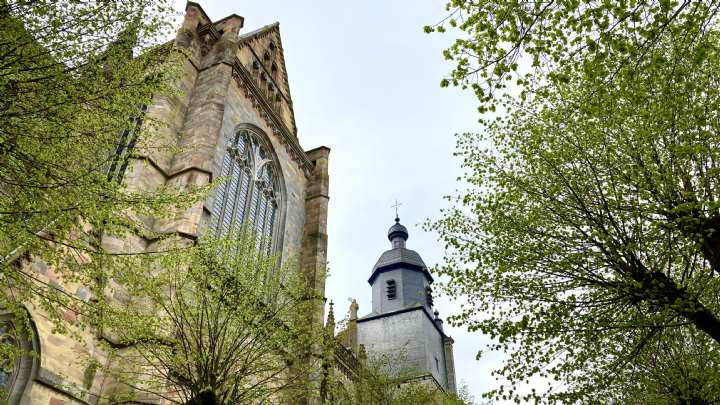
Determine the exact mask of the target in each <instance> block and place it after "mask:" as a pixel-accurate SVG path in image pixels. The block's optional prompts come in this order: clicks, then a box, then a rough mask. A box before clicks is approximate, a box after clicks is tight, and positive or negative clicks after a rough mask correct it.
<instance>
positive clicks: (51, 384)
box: [35, 367, 98, 405]
mask: <svg viewBox="0 0 720 405" xmlns="http://www.w3.org/2000/svg"><path fill="white" fill-rule="evenodd" d="M35 381H36V382H38V383H40V384H42V385H45V386H46V387H48V388H52V389H54V390H57V391H59V392H61V393H62V394H65V395H67V396H69V397H70V398H72V399H73V400H75V401H78V402H80V403H82V404H87V405H95V404H97V402H98V397H97V395H93V394H90V393H89V392H88V391H87V390H84V389H82V388H80V387H78V386H77V385H75V384H73V383H71V382H69V381H67V380H66V379H65V378H63V377H62V376H60V375H58V374H55V373H53V372H52V371H50V370H48V369H46V368H43V367H40V369H39V370H38V374H37V377H35Z"/></svg>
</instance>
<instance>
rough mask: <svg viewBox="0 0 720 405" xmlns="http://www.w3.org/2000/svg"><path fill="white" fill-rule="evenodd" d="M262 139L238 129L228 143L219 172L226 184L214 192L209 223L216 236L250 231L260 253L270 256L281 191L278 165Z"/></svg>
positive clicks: (247, 131) (260, 135)
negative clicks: (256, 239)
mask: <svg viewBox="0 0 720 405" xmlns="http://www.w3.org/2000/svg"><path fill="white" fill-rule="evenodd" d="M262 136H263V135H262V134H258V133H256V132H255V131H252V130H250V129H241V130H239V131H237V132H236V133H235V136H234V138H233V139H232V140H231V142H229V144H228V148H227V151H226V152H225V155H224V157H223V161H222V167H221V171H220V175H221V176H222V177H223V178H225V179H226V181H225V183H224V184H222V185H221V186H220V187H218V189H217V195H216V197H215V202H214V204H213V209H212V217H213V219H212V222H211V223H212V227H213V228H214V231H215V235H216V236H218V237H221V236H223V235H226V234H228V233H229V232H231V231H233V232H234V231H236V230H238V229H243V230H244V231H252V232H253V233H254V234H255V236H256V237H257V238H259V243H260V250H261V251H264V252H265V253H267V254H269V253H271V252H273V249H274V248H275V244H276V242H275V241H276V239H277V229H278V227H279V226H278V225H279V215H278V214H279V207H280V202H281V198H282V192H281V187H280V184H279V183H280V179H279V175H278V166H277V162H275V160H274V159H273V154H272V153H271V151H270V150H269V149H268V148H269V146H266V144H265V143H264V142H263V141H262V138H261V137H262Z"/></svg>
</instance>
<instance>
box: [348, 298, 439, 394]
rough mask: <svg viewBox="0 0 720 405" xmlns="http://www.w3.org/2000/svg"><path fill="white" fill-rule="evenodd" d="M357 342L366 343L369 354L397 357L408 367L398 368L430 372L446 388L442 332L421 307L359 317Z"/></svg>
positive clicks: (371, 355) (421, 372)
mask: <svg viewBox="0 0 720 405" xmlns="http://www.w3.org/2000/svg"><path fill="white" fill-rule="evenodd" d="M358 343H359V344H361V345H364V346H365V348H366V350H367V353H368V358H372V357H373V356H377V355H379V354H383V355H386V356H388V357H389V358H391V359H392V358H396V359H397V361H399V362H402V363H404V366H406V367H407V368H408V369H407V370H400V371H403V372H405V371H408V372H414V373H417V374H418V375H422V374H425V373H430V374H432V376H433V377H434V378H435V380H436V381H437V382H438V384H439V385H440V386H441V387H443V389H447V388H448V384H447V376H446V372H445V364H446V362H445V345H444V342H443V336H442V335H441V334H440V332H438V330H437V329H436V327H435V325H434V323H433V321H432V320H431V319H430V317H429V315H428V314H427V312H426V311H425V310H424V309H423V307H417V308H415V309H411V310H405V311H398V312H395V313H391V314H385V315H383V316H377V317H372V318H369V319H362V318H361V319H359V320H358ZM436 359H437V363H436Z"/></svg>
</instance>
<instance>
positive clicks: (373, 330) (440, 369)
mask: <svg viewBox="0 0 720 405" xmlns="http://www.w3.org/2000/svg"><path fill="white" fill-rule="evenodd" d="M387 237H388V240H389V241H390V245H391V246H390V247H391V248H390V249H389V250H386V251H385V252H383V253H382V254H381V255H380V258H379V259H378V261H377V262H376V263H375V266H374V267H373V269H372V273H371V275H370V278H369V279H368V283H369V284H370V286H371V289H372V312H370V313H369V314H368V315H366V316H364V317H362V318H359V319H358V320H357V331H358V332H357V333H358V335H357V336H358V338H357V342H358V344H360V345H363V346H364V348H365V349H366V351H367V353H368V356H369V357H371V356H372V355H374V354H375V355H377V354H383V355H386V356H388V357H389V358H390V359H393V360H394V359H397V360H398V361H400V362H403V363H404V364H401V366H402V367H400V368H402V369H405V371H408V370H409V371H410V374H411V375H412V378H413V379H414V380H417V379H424V380H428V381H431V382H434V384H436V385H437V387H439V388H440V389H442V390H444V391H447V392H455V390H456V387H455V365H454V361H453V350H452V345H453V340H452V338H451V337H449V336H447V335H445V332H444V331H443V322H442V320H441V319H440V316H439V313H438V311H437V310H435V309H434V306H433V305H434V304H433V299H432V289H431V287H430V286H431V285H432V283H433V281H434V280H433V277H432V275H431V274H430V271H429V270H428V268H427V266H426V265H425V263H424V262H423V260H422V258H421V257H420V254H418V253H417V252H416V251H414V250H411V249H408V248H407V247H406V243H407V240H408V238H409V233H408V230H407V228H406V227H405V226H403V225H402V224H401V223H400V218H398V217H397V216H396V217H395V223H394V224H393V225H392V226H391V227H390V229H389V230H388V234H387Z"/></svg>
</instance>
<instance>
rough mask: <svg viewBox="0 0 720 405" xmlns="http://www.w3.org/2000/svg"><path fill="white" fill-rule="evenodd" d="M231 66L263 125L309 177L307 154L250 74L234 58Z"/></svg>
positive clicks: (309, 165)
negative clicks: (270, 130)
mask: <svg viewBox="0 0 720 405" xmlns="http://www.w3.org/2000/svg"><path fill="white" fill-rule="evenodd" d="M231 66H232V76H233V78H234V79H235V82H237V84H238V87H240V88H241V89H242V90H243V91H244V92H245V95H246V96H247V98H249V99H250V101H251V102H252V105H253V107H254V108H255V109H256V110H257V111H258V112H259V113H260V116H261V117H262V118H263V120H265V123H266V124H267V125H268V126H269V127H270V128H271V129H272V131H273V133H274V134H275V135H276V136H277V137H278V138H279V139H280V141H281V142H282V143H283V145H285V146H286V147H287V150H288V152H289V153H290V156H291V157H292V159H293V160H294V161H295V162H297V163H298V165H300V167H301V168H302V169H303V171H304V172H305V176H308V177H309V176H310V175H311V173H312V171H313V168H314V166H313V163H312V162H311V161H310V159H309V158H308V157H307V154H306V153H305V151H304V150H303V149H302V147H301V146H300V144H299V143H298V141H297V139H296V138H295V137H294V136H293V135H292V132H290V130H289V129H288V127H287V126H286V125H285V123H284V122H283V120H282V119H281V118H280V117H279V116H278V114H277V113H276V112H275V109H273V108H272V106H270V104H269V103H268V102H267V100H265V97H264V96H263V94H262V92H261V91H260V89H259V88H258V87H257V85H256V84H255V81H254V80H253V78H252V75H251V74H250V72H248V71H247V69H245V67H244V66H243V65H242V64H241V63H240V61H239V60H238V59H237V58H235V60H234V61H233V63H232V64H231Z"/></svg>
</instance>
